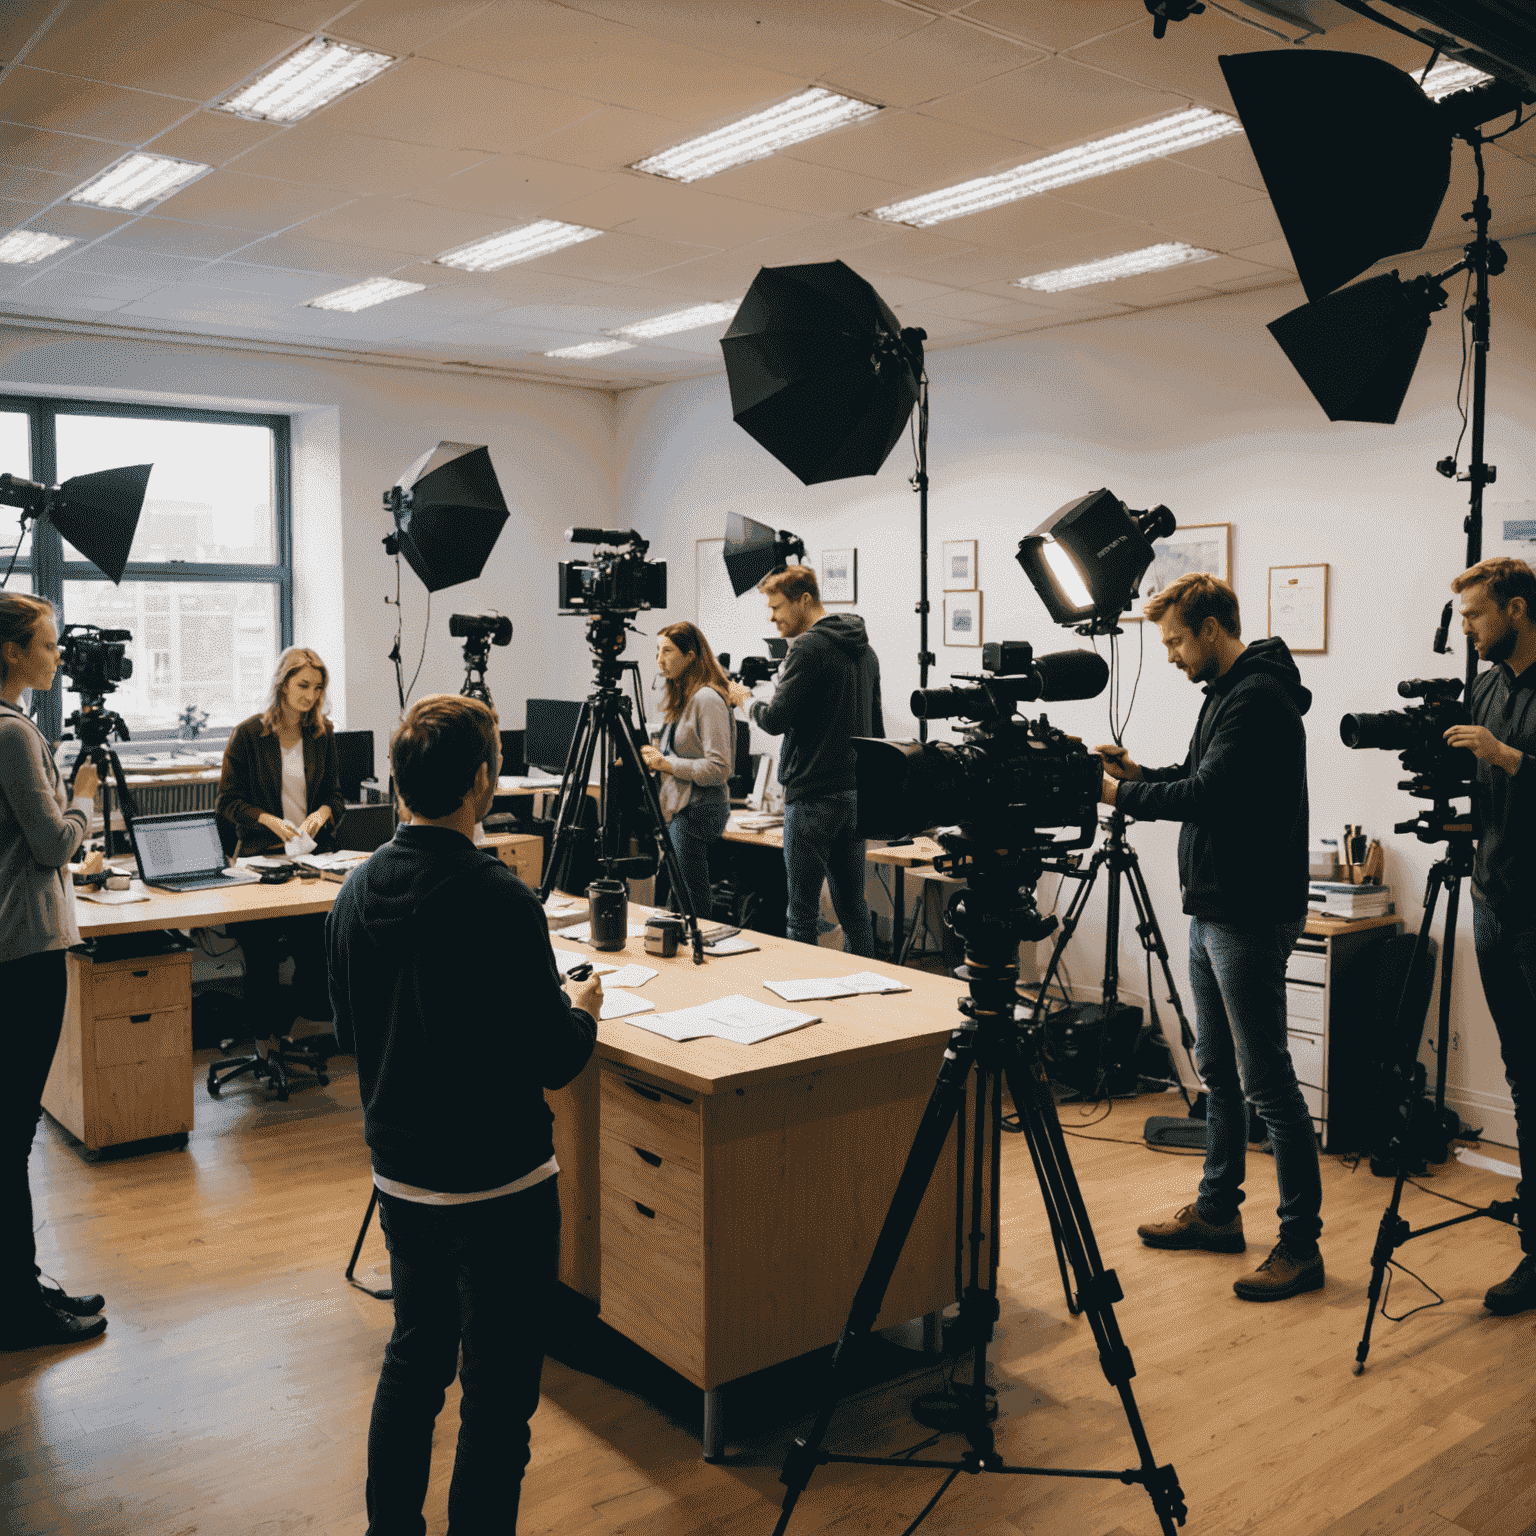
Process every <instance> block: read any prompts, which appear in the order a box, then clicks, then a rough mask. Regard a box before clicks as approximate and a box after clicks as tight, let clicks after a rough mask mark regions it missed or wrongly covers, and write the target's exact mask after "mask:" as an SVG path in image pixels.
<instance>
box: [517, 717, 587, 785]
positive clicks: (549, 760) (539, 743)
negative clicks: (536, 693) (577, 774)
mask: <svg viewBox="0 0 1536 1536" xmlns="http://www.w3.org/2000/svg"><path fill="white" fill-rule="evenodd" d="M580 719H581V705H580V704H579V703H578V702H577V701H576V700H575V699H529V700H528V716H527V725H526V729H525V730H524V732H523V756H524V757H525V758H526V759H527V761H528V766H529V767H530V768H542V769H543V770H544V771H545V773H563V772H564V771H565V760H566V758H567V757H569V756H570V752H571V739H572V738H573V737H574V736H575V734H576V725H577V722H578V721H579V720H580Z"/></svg>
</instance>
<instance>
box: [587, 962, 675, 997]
mask: <svg viewBox="0 0 1536 1536" xmlns="http://www.w3.org/2000/svg"><path fill="white" fill-rule="evenodd" d="M592 969H593V970H594V971H596V972H597V974H598V975H599V976H601V977H602V978H603V992H604V995H605V996H606V995H607V991H608V988H609V987H643V986H644V985H645V984H646V982H648V981H649V980H650V979H651V978H652V977H653V976H659V975H661V972H660V971H653V970H652V969H651V968H650V966H648V965H595V966H593V967H592Z"/></svg>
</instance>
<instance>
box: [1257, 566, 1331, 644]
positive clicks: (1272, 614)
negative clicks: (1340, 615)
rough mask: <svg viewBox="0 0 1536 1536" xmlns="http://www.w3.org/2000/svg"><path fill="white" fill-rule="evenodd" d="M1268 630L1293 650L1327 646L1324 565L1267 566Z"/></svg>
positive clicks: (1326, 586) (1325, 572)
mask: <svg viewBox="0 0 1536 1536" xmlns="http://www.w3.org/2000/svg"><path fill="white" fill-rule="evenodd" d="M1269 632H1270V634H1271V635H1278V636H1279V637H1280V638H1281V639H1282V640H1284V641H1285V643H1286V644H1287V645H1288V646H1289V647H1290V648H1291V650H1292V652H1293V653H1306V652H1311V653H1313V654H1321V653H1322V652H1324V651H1326V650H1327V649H1328V567H1327V566H1326V565H1272V566H1270V568H1269Z"/></svg>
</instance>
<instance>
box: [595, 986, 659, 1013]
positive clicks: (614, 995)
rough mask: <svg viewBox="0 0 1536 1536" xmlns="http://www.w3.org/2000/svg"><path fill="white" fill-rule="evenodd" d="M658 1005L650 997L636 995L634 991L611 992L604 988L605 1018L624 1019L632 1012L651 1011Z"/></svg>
mask: <svg viewBox="0 0 1536 1536" xmlns="http://www.w3.org/2000/svg"><path fill="white" fill-rule="evenodd" d="M655 1006H656V1004H655V1003H653V1002H652V1001H651V1000H650V999H649V998H648V997H636V996H635V994H634V993H633V992H619V991H613V992H610V991H609V990H608V989H607V988H606V987H605V988H604V989H603V1014H602V1016H603V1018H605V1019H624V1018H628V1017H629V1015H630V1014H632V1013H649V1012H650V1011H651V1010H652V1009H653V1008H654V1007H655Z"/></svg>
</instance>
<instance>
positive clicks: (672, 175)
mask: <svg viewBox="0 0 1536 1536" xmlns="http://www.w3.org/2000/svg"><path fill="white" fill-rule="evenodd" d="M880 110H881V108H879V107H876V106H872V105H871V104H870V103H869V102H867V101H855V100H854V99H853V97H851V96H839V95H838V94H837V93H836V92H835V91H824V90H822V89H821V87H820V86H813V87H812V88H811V89H810V90H808V91H801V93H800V94H799V95H798V96H791V97H790V99H789V100H788V101H784V102H780V103H779V105H778V106H776V107H769V108H768V110H767V111H766V112H754V113H753V114H752V116H751V117H744V118H742V119H741V121H740V122H739V123H728V124H727V125H726V126H725V127H724V128H717V129H716V130H715V131H714V132H713V133H706V134H704V135H703V137H702V138H697V139H689V141H688V142H687V143H686V144H679V145H677V146H676V147H675V148H673V149H664V150H662V152H661V153H660V154H659V155H652V156H651V157H650V158H649V159H647V160H640V161H637V162H636V163H635V164H634V165H632V166H630V170H632V171H644V172H646V174H647V175H650V176H665V177H666V178H667V179H668V180H669V181H699V180H701V179H702V178H703V177H705V176H713V175H714V174H715V173H716V172H717V171H725V170H729V169H730V167H731V166H733V165H745V164H746V163H747V161H749V160H761V159H763V158H764V157H765V156H767V155H771V154H773V153H775V152H776V151H777V150H781V149H784V148H786V147H787V146H788V145H790V144H798V143H799V142H800V141H801V140H802V139H814V138H815V137H817V135H818V134H823V133H829V132H830V131H831V130H832V129H834V128H841V127H843V125H844V124H846V123H858V122H862V121H863V120H864V119H865V118H867V117H873V116H874V115H875V113H877V112H879V111H880Z"/></svg>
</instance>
